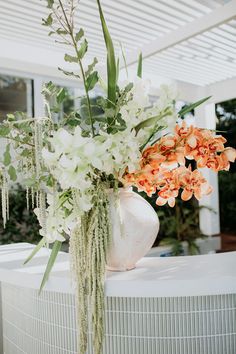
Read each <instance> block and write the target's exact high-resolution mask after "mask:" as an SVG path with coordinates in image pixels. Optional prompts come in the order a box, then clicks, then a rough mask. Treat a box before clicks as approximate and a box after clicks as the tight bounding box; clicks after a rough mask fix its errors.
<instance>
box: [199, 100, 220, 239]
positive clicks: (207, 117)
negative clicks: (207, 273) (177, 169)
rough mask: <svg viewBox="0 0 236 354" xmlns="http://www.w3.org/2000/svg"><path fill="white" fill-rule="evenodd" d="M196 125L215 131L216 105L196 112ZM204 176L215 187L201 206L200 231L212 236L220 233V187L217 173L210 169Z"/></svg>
mask: <svg viewBox="0 0 236 354" xmlns="http://www.w3.org/2000/svg"><path fill="white" fill-rule="evenodd" d="M195 116H196V123H197V125H198V127H200V128H207V129H215V128H216V117H215V104H214V103H210V104H205V105H202V106H200V107H198V108H197V109H196V110H195ZM201 172H202V174H203V176H204V177H205V178H206V179H207V181H208V182H209V183H210V185H211V186H212V187H213V192H212V193H211V194H210V195H207V196H204V197H203V198H202V199H201V200H200V202H199V205H200V206H202V207H206V208H202V209H201V210H200V214H199V219H200V220H199V221H200V229H201V231H202V233H203V234H204V235H208V236H212V235H218V234H219V233H220V209H219V187H218V176H217V173H216V172H214V171H212V170H210V169H208V168H203V169H201ZM210 209H211V210H210Z"/></svg>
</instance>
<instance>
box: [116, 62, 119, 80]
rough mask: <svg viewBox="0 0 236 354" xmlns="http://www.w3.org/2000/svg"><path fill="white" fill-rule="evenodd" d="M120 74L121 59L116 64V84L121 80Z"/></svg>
mask: <svg viewBox="0 0 236 354" xmlns="http://www.w3.org/2000/svg"><path fill="white" fill-rule="evenodd" d="M119 73H120V59H119V58H118V59H117V62H116V82H118V80H119Z"/></svg>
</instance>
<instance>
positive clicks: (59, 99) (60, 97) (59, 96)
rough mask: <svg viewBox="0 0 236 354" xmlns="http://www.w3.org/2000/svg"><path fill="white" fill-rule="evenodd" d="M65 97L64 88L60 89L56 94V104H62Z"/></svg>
mask: <svg viewBox="0 0 236 354" xmlns="http://www.w3.org/2000/svg"><path fill="white" fill-rule="evenodd" d="M65 97H66V90H65V89H64V87H62V88H61V89H60V91H59V92H58V93H57V103H59V104H60V103H62V102H63V101H64V99H65Z"/></svg>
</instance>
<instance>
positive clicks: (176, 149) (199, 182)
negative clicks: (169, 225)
mask: <svg viewBox="0 0 236 354" xmlns="http://www.w3.org/2000/svg"><path fill="white" fill-rule="evenodd" d="M225 142H226V139H225V138H224V137H222V136H221V135H219V136H216V135H214V134H213V133H212V132H211V131H209V130H207V129H201V128H196V127H193V126H190V127H188V126H187V125H186V123H185V122H183V123H182V125H181V126H179V125H177V126H176V127H175V133H174V135H167V136H164V137H162V138H161V139H160V140H159V141H158V142H157V143H156V144H155V145H153V146H149V147H147V148H146V149H145V150H144V151H143V153H142V159H141V161H140V169H139V170H137V171H135V172H134V173H131V174H129V173H127V174H125V175H124V177H123V178H124V180H125V183H127V184H129V185H134V186H136V187H137V188H138V190H139V191H145V192H146V193H147V195H148V196H151V195H153V194H154V193H156V192H157V191H158V198H157V200H156V204H157V205H159V206H162V205H165V204H166V203H168V204H169V206H171V207H173V206H174V205H175V198H176V197H177V196H178V194H179V191H180V189H182V192H181V198H182V199H183V200H185V201H186V200H189V199H191V198H192V196H193V195H194V196H195V197H196V198H197V199H198V200H199V199H200V198H201V197H202V196H203V195H208V194H209V193H211V191H212V188H211V186H210V185H209V184H208V182H207V180H206V179H205V178H204V177H203V175H202V174H201V172H200V171H199V170H197V169H196V170H194V171H192V170H191V168H186V167H185V161H186V160H185V159H186V158H187V159H194V160H195V161H196V162H197V167H198V168H202V167H208V168H210V169H212V170H213V171H220V170H228V169H229V167H230V162H234V161H235V159H236V150H235V149H233V148H231V147H227V148H225V147H224V144H225ZM173 166H175V168H173Z"/></svg>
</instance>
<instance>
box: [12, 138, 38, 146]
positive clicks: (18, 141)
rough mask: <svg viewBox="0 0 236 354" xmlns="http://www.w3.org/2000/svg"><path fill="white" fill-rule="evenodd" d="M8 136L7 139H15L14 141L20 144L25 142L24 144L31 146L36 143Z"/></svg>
mask: <svg viewBox="0 0 236 354" xmlns="http://www.w3.org/2000/svg"><path fill="white" fill-rule="evenodd" d="M6 138H7V139H10V140H14V141H16V142H17V143H20V144H23V145H29V146H32V147H34V145H33V144H30V143H25V142H24V141H22V140H18V139H16V138H12V137H9V136H7V137H6Z"/></svg>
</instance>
